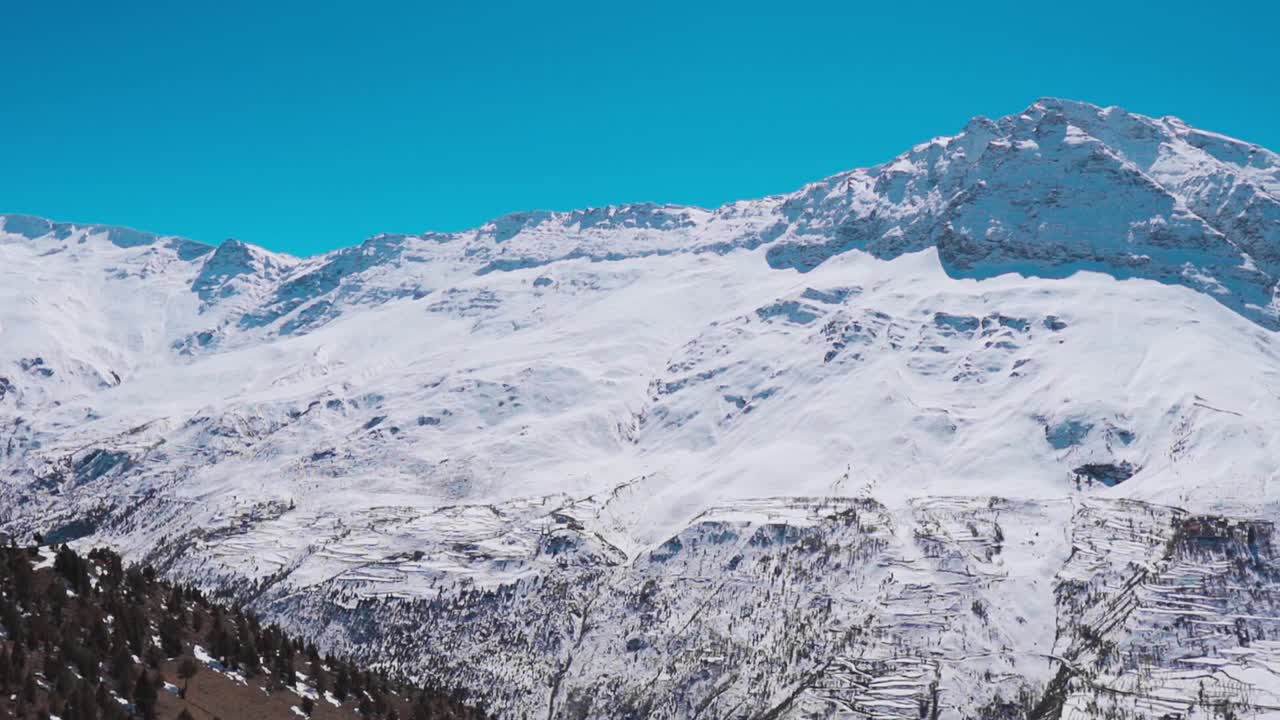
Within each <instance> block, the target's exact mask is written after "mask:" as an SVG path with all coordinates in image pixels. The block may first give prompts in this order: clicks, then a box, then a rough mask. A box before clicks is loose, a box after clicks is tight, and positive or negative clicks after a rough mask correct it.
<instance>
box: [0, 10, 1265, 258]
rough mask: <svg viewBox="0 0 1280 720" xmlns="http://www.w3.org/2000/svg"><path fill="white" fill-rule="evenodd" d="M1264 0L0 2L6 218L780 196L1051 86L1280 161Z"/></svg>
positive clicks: (176, 218)
mask: <svg viewBox="0 0 1280 720" xmlns="http://www.w3.org/2000/svg"><path fill="white" fill-rule="evenodd" d="M266 6H269V7H266ZM1273 7H1275V4H1274V3H1269V2H1268V3H1264V2H1260V1H1259V2H1239V1H1236V0H1217V1H1216V2H1212V3H1204V2H1197V3H1187V2H1180V1H1179V0H1172V1H1168V2H1163V3H1159V4H1153V3H1148V2H1122V1H1120V0H1109V1H1106V2H1093V1H1092V0H1088V1H1075V0H1073V1H1072V2H1066V3H1043V2H1042V3H1028V2H999V1H998V2H986V3H941V2H936V3H923V2H883V1H882V2H876V3H857V2H851V1H850V0H844V1H842V2H824V1H816V0H813V1H810V2H777V1H776V0H775V1H772V2H763V3H756V2H750V1H748V0H743V1H742V2H738V3H699V2H692V1H691V0H685V1H684V2H666V1H662V0H660V1H651V2H644V3H614V2H598V1H596V2H582V3H576V2H575V3H566V2H555V1H554V0H547V1H545V2H519V3H517V2H511V3H493V2H459V3H444V2H430V1H428V2H404V3H390V2H376V1H368V0H366V1H364V2H344V3H329V2H296V3H294V2H276V1H272V2H261V1H255V2H240V1H239V0H228V1H225V2H219V3H212V2H191V3H188V2H173V1H172V0H166V1H165V2H159V1H156V2H129V1H128V0H122V2H119V3H115V2H112V3H107V2H98V1H95V2H78V1H74V0H73V1H70V2H4V3H3V7H2V9H0V27H3V38H4V40H3V43H2V44H0V212H6V211H7V212H27V213H33V214H38V215H44V216H48V217H53V218H56V219H61V220H71V221H78V222H102V223H113V224H121V225H128V226H132V227H137V228H142V229H148V230H155V231H158V232H164V233H174V234H181V235H186V236H188V237H192V238H195V239H198V240H204V241H207V242H218V241H220V240H222V239H223V238H226V237H237V238H241V239H243V240H246V241H249V242H253V243H257V244H260V245H264V246H266V247H269V248H272V249H276V250H284V251H289V252H293V253H299V254H306V253H313V252H319V251H322V250H327V249H332V248H334V247H339V246H342V245H350V244H354V243H356V242H359V241H360V240H362V239H363V238H365V237H367V236H369V235H371V234H374V233H377V232H384V231H386V232H421V231H425V230H455V229H462V228H465V227H470V226H474V225H478V224H480V223H482V222H483V221H485V220H486V219H488V218H491V217H494V216H497V215H501V214H503V213H507V212H511V211H515V210H523V209H539V208H546V209H570V208H574V207H584V206H591V205H604V204H609V203H618V202H629V201H645V200H649V201H655V202H677V203H690V204H697V205H704V206H714V205H717V204H719V203H722V202H725V201H728V200H733V199H738V198H746V197H755V196H759V195H765V194H770V193H776V192H784V191H788V190H791V189H794V188H795V187H797V186H799V185H800V184H802V183H804V182H806V181H809V180H814V179H817V178H819V177H822V176H824V175H827V174H830V173H833V172H837V171H839V170H843V169H848V168H851V167H857V166H860V165H869V164H873V163H876V162H880V161H883V160H886V159H888V158H890V157H892V156H893V155H895V154H897V153H898V152H900V151H902V150H905V149H906V148H908V147H910V146H911V145H914V144H916V143H917V142H921V141H923V140H926V139H928V138H930V137H933V136H936V135H941V134H947V133H951V132H954V131H956V130H958V129H959V128H960V127H961V126H962V125H963V124H964V123H965V121H966V120H967V119H968V118H969V117H970V116H973V115H977V114H984V115H988V116H993V117H995V116H999V115H1004V114H1008V113H1011V112H1016V111H1018V110H1020V109H1022V108H1023V107H1025V106H1026V105H1028V104H1030V103H1031V102H1032V101H1033V100H1034V99H1035V98H1036V97H1039V96H1042V95H1053V96H1061V97H1069V98H1075V99H1081V100H1088V101H1091V102H1096V103H1099V104H1116V105H1121V106H1123V107H1126V108H1128V109H1131V110H1135V111H1138V112H1143V113H1147V114H1152V115H1166V114H1171V115H1178V116H1180V117H1182V118H1184V119H1186V120H1187V121H1188V122H1191V123H1192V124H1195V125H1199V126H1201V127H1205V128H1208V129H1212V130H1217V131H1219V132H1224V133H1227V134H1230V135H1235V136H1237V137H1242V138H1244V139H1246V140H1250V141H1253V142H1257V143H1260V144H1263V145H1266V146H1268V147H1271V148H1273V149H1280V75H1278V74H1277V73H1278V72H1280V70H1277V68H1278V67H1280V66H1278V65H1277V55H1276V53H1277V49H1276V45H1277V40H1276V32H1277V29H1278V28H1280V11H1278V10H1276V9H1273Z"/></svg>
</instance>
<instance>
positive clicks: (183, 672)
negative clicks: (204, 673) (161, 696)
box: [178, 657, 200, 698]
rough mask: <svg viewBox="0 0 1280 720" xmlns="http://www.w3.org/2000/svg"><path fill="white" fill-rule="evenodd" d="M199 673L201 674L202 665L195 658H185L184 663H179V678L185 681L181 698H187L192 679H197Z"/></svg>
mask: <svg viewBox="0 0 1280 720" xmlns="http://www.w3.org/2000/svg"><path fill="white" fill-rule="evenodd" d="M198 672H200V663H198V662H196V660H195V658H192V657H185V658H182V662H180V663H178V677H180V678H182V680H183V683H182V693H181V697H183V698H186V697H187V688H188V687H190V686H191V678H193V677H195V676H196V673H198Z"/></svg>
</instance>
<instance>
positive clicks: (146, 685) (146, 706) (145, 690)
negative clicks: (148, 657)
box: [133, 670, 159, 720]
mask: <svg viewBox="0 0 1280 720" xmlns="http://www.w3.org/2000/svg"><path fill="white" fill-rule="evenodd" d="M158 696H159V693H158V691H157V690H156V686H155V683H154V682H152V679H151V673H148V672H147V671H145V670H143V671H142V674H141V675H139V676H138V682H137V684H135V685H134V686H133V702H134V703H135V704H137V706H138V709H139V710H141V711H142V716H143V717H144V718H145V719H146V720H154V718H155V716H156V698H157V697H158Z"/></svg>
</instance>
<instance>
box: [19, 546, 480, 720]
mask: <svg viewBox="0 0 1280 720" xmlns="http://www.w3.org/2000/svg"><path fill="white" fill-rule="evenodd" d="M292 717H302V718H308V717H310V718H317V719H321V718H333V719H334V720H338V719H339V718H353V719H354V718H369V719H375V718H376V719H382V720H398V719H399V718H404V719H405V720H431V719H435V718H439V719H442V720H443V719H452V718H457V719H458V720H478V719H479V718H482V717H483V716H482V714H481V713H480V711H479V710H477V709H476V707H475V706H474V705H473V704H469V703H467V702H465V701H464V699H463V698H462V697H461V696H459V695H456V694H452V693H447V692H443V691H441V690H439V689H435V688H430V687H426V688H424V687H421V686H414V685H410V684H407V683H405V682H402V681H401V680H399V679H395V678H389V677H388V676H387V675H386V674H385V673H384V672H373V671H370V670H368V669H365V668H362V667H360V666H358V665H356V664H354V663H352V662H351V661H350V660H349V659H347V658H335V657H333V656H332V655H327V654H326V655H324V656H322V655H321V654H320V653H319V652H318V651H317V650H316V647H315V645H313V644H309V643H305V642H303V641H302V640H301V639H300V638H297V637H291V636H289V635H288V634H287V633H284V632H283V631H281V630H280V628H278V627H276V626H274V625H265V624H263V623H261V622H259V620H258V619H257V618H256V617H255V616H254V615H252V614H251V613H247V612H243V611H241V610H239V609H237V608H231V607H226V606H223V605H219V604H216V603H212V602H210V601H209V600H208V599H207V598H206V597H205V595H204V594H202V593H201V592H200V591H198V590H196V589H194V588H191V587H188V586H184V585H180V584H173V583H168V582H164V581H161V580H159V579H157V578H156V573H155V571H154V570H152V569H151V568H149V567H142V566H130V567H125V565H124V563H123V562H122V561H121V558H120V556H119V555H116V554H115V553H112V552H110V551H107V550H93V551H91V552H89V553H88V555H87V556H81V555H79V554H77V553H76V552H75V551H73V550H71V549H70V548H68V547H67V546H65V545H63V546H60V547H57V548H55V547H51V546H45V547H33V548H17V547H7V548H0V718H17V719H20V720H30V719H32V718H40V719H48V718H60V719H61V720H124V719H126V718H144V719H146V720H151V719H152V718H165V719H166V720H168V719H171V718H178V719H179V720H207V719H210V718H222V719H224V720H238V719H241V718H244V719H246V720H247V719H251V718H255V719H256V718H262V719H263V720H271V719H273V718H280V719H282V720H283V719H284V718H292Z"/></svg>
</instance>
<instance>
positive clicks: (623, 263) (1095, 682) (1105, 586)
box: [0, 99, 1280, 718]
mask: <svg viewBox="0 0 1280 720" xmlns="http://www.w3.org/2000/svg"><path fill="white" fill-rule="evenodd" d="M1278 280H1280V156H1277V155H1276V154H1275V153H1272V152H1269V151H1267V150H1265V149H1263V148H1260V147H1257V146H1254V145H1250V144H1248V143H1245V142H1241V141H1237V140H1233V139H1231V138H1227V137H1224V136H1221V135H1217V134H1213V133H1210V132H1205V131H1202V130H1198V129H1195V128H1192V127H1190V126H1188V125H1186V124H1185V123H1183V122H1181V121H1179V120H1177V119H1175V118H1162V119H1153V118H1148V117H1144V116H1140V115H1135V114H1131V113H1127V112H1125V111H1123V110H1120V109H1118V108H1098V107H1094V106H1091V105H1087V104H1083V103H1075V102H1069V101H1062V100H1052V99H1045V100H1040V101H1038V102H1036V103H1035V104H1033V105H1032V106H1031V107H1029V108H1027V109H1026V110H1025V111H1024V112H1022V113H1019V114H1017V115H1012V116H1009V117H1006V118H1002V119H1000V120H995V121H993V120H988V119H986V118H977V119H975V120H973V121H971V122H970V123H969V124H968V125H966V126H965V128H964V129H963V130H962V131H960V132H959V133H958V134H956V135H954V136H951V137H944V138H937V139H934V140H932V141H930V142H927V143H924V144H921V145H919V146H917V147H915V148H912V149H911V150H910V151H908V152H906V153H904V154H902V155H900V156H899V157H897V158H895V159H893V160H892V161H890V162H887V163H885V164H882V165H878V166H875V167H872V168H866V169H859V170H853V171H850V172H846V173H841V174H839V175H836V176H833V177H830V178H826V179H824V180H821V181H818V182H815V183H813V184H810V185H807V186H805V187H803V188H801V189H799V190H797V191H796V192H793V193H789V194H786V195H780V196H775V197H768V198H763V199H759V200H752V201H743V202H737V203H732V204H729V205H726V206H723V207H720V208H716V209H714V210H706V209H701V208H690V207H677V206H660V205H652V204H639V205H625V206H618V207H610V208H600V209H591V210H584V211H575V212H567V213H562V212H531V213H519V214H515V215H510V216H506V217H503V218H499V219H497V220H495V221H493V222H490V223H488V224H486V225H484V226H482V227H480V228H477V229H474V230H470V231H466V232H461V233H449V234H442V233H428V234H424V235H418V236H407V235H381V236H377V237H374V238H371V239H369V240H367V241H365V242H364V243H362V244H361V245H359V246H356V247H352V248H347V249H343V250H339V251H335V252H332V253H328V254H325V255H320V256H316V257H310V258H296V257H291V256H287V255H281V254H276V253H271V252H268V251H266V250H263V249H261V248H257V247H253V246H251V245H247V244H245V243H241V242H238V241H234V240H228V241H227V242H225V243H223V244H222V245H220V246H218V247H216V248H214V247H210V246H206V245H202V244H200V243H196V242H192V241H189V240H184V239H181V238H174V237H167V236H157V235H152V234H149V233H142V232H138V231H133V230H126V229H121V228H111V227H101V226H91V225H75V224H70V223H58V222H51V221H48V220H43V219H39V218H32V217H27V216H18V215H8V216H2V219H0V477H2V478H3V479H2V480H0V530H7V531H9V532H11V533H24V532H29V531H31V530H37V529H38V530H42V531H45V532H46V533H49V535H50V537H51V538H53V539H55V540H62V539H79V540H80V541H81V542H84V543H87V544H98V543H107V544H111V545H113V546H115V547H118V548H120V549H121V550H123V551H124V552H126V553H127V554H128V555H130V556H132V557H134V558H138V559H142V558H146V559H148V560H149V561H151V562H153V563H156V564H157V565H159V566H160V567H162V568H163V569H165V570H167V571H168V572H170V573H172V574H174V575H176V576H180V577H184V578H189V579H193V580H196V581H199V582H201V583H204V584H206V585H208V586H210V587H221V588H223V589H224V590H225V591H226V592H227V593H229V594H233V595H235V596H236V597H237V598H238V599H240V600H242V601H246V602H251V603H253V604H254V606H255V607H256V608H257V609H259V610H260V611H261V612H264V613H266V614H267V615H268V616H270V617H271V618H272V619H275V620H278V621H282V622H287V623H290V624H291V625H293V626H294V627H295V628H296V629H298V630H300V631H302V632H305V633H307V634H310V635H313V636H316V637H318V638H320V639H322V640H323V641H324V642H326V643H328V644H329V645H331V646H344V647H350V648H354V649H355V650H356V651H357V652H361V653H367V654H368V655H369V657H370V659H374V660H379V661H381V662H385V663H387V664H391V665H395V666H397V667H399V668H401V669H405V670H408V671H412V672H425V671H428V670H430V671H432V672H436V673H439V674H441V675H443V676H444V677H446V678H448V679H449V680H450V681H451V682H455V683H458V684H460V685H462V686H465V687H468V688H470V689H472V690H476V691H483V692H484V693H485V694H486V695H488V696H489V697H491V699H492V702H491V708H492V709H493V710H494V711H495V713H497V714H498V715H500V716H505V717H523V716H529V717H532V716H535V715H538V716H547V717H620V716H633V717H644V716H661V717H693V716H698V717H704V718H713V717H714V718H728V717H761V718H764V717H771V718H776V717H802V716H803V717H808V716H823V717H826V716H833V717H834V716H849V717H865V716H872V717H898V716H902V717H906V716H910V717H917V718H918V717H928V716H930V715H931V714H934V715H935V716H937V717H957V718H960V717H980V716H986V717H1016V716H1018V715H1016V714H1015V715H1008V714H1004V715H1002V714H1000V713H1002V712H1021V711H1018V710H1017V708H1019V707H1022V706H1024V705H1025V706H1026V707H1025V708H1023V711H1030V710H1035V712H1036V713H1040V714H1039V715H1037V716H1039V717H1048V716H1054V717H1059V716H1061V717H1103V716H1104V714H1105V713H1106V712H1114V713H1128V714H1129V715H1130V716H1137V717H1160V714H1159V713H1160V712H1165V711H1168V712H1182V713H1188V712H1189V713H1191V714H1192V715H1194V714H1195V713H1196V712H1202V713H1203V712H1208V710H1206V709H1205V708H1210V707H1213V708H1218V709H1221V708H1222V707H1227V708H1229V709H1231V711H1233V712H1244V711H1249V710H1251V709H1252V710H1257V709H1258V708H1261V707H1264V706H1267V705H1268V703H1271V704H1272V705H1275V706H1277V707H1280V643H1277V644H1276V645H1275V646H1274V647H1273V646H1272V645H1270V644H1267V643H1269V642H1270V641H1269V640H1265V638H1270V637H1278V639H1280V636H1275V635H1272V634H1270V633H1272V632H1280V620H1276V619H1275V617H1276V615H1277V614H1276V613H1272V612H1271V606H1272V604H1273V599H1280V595H1277V594H1276V593H1277V592H1280V591H1278V590H1274V589H1272V586H1273V585H1275V584H1276V583H1277V582H1280V581H1277V578H1280V566H1278V565H1276V564H1274V563H1273V559H1272V558H1273V555H1272V550H1271V547H1270V543H1271V531H1270V525H1269V522H1270V520H1271V519H1273V518H1274V516H1275V514H1276V511H1277V507H1278V501H1280V493H1278V492H1277V491H1276V490H1275V489H1274V488H1273V484H1272V482H1273V480H1275V479H1277V472H1276V460H1275V458H1277V457H1280V396H1278V395H1277V392H1276V391H1275V390H1274V388H1275V387H1277V382H1276V381H1277V376H1278V374H1280V335H1278V334H1277V331H1278V330H1280V303H1278V302H1277V300H1276V289H1277V281H1278ZM1193 585H1194V589H1193V590H1194V591H1193V590H1188V589H1187V587H1190V586H1193ZM1184 586H1186V587H1184ZM1241 587H1247V588H1250V590H1248V591H1247V593H1246V595H1247V597H1245V596H1241V595H1240V592H1242V591H1241V590H1240V588H1241ZM1277 587H1280V585H1277ZM1273 596H1274V597H1273ZM1179 613H1181V615H1180V614H1179ZM1152 618H1156V619H1157V620H1161V622H1155V621H1153V620H1152ZM1164 618H1167V619H1169V622H1168V623H1164V622H1163V620H1162V619H1164ZM1174 618H1180V619H1177V620H1176V622H1175V620H1174ZM1197 623H1201V624H1204V623H1207V625H1203V627H1202V625H1200V624H1197ZM1166 625H1167V626H1166ZM1205 627H1208V628H1212V629H1213V632H1215V633H1218V634H1217V635H1213V636H1212V638H1211V640H1212V642H1210V641H1209V640H1206V638H1207V637H1209V636H1208V635H1206V634H1205V632H1208V631H1205V632H1202V630H1203V629H1204V628H1205ZM424 628H425V630H424ZM1188 628H1190V629H1188ZM1219 635H1221V637H1219ZM1233 643H1234V644H1233ZM1175 657H1180V658H1182V660H1181V661H1179V662H1174V658H1175ZM1188 658H1190V659H1188ZM1183 661H1185V662H1183ZM1179 663H1181V664H1179ZM1153 668H1154V669H1153ZM1156 670H1158V672H1156ZM1161 673H1163V674H1161ZM1205 678H1210V681H1211V683H1217V684H1216V685H1213V687H1212V688H1210V690H1209V691H1205V690H1203V689H1202V688H1203V686H1204V682H1205ZM1153 683H1154V684H1153ZM1233 683H1234V684H1233ZM1219 686H1220V687H1219ZM1204 692H1210V693H1219V695H1215V696H1214V697H1218V698H1219V699H1220V700H1221V702H1218V701H1214V702H1209V701H1207V700H1205V699H1204V695H1203V693H1204ZM1198 693H1200V694H1198ZM1267 693H1274V694H1275V697H1274V698H1273V697H1272V695H1268V694H1267ZM1135 698H1137V699H1135ZM1153 698H1161V699H1159V701H1158V702H1157V700H1155V699H1153ZM1215 702H1216V703H1217V704H1216V705H1215ZM1019 703H1021V704H1022V705H1019ZM1144 703H1145V704H1144ZM1161 703H1163V704H1161ZM1179 703H1182V705H1179ZM1191 706H1195V707H1194V708H1191ZM1153 708H1154V709H1153ZM1189 708H1190V709H1189ZM1197 708H1198V709H1197ZM980 711H981V713H986V715H981V714H980ZM1214 711H1215V712H1216V711H1217V710H1214ZM842 713H843V715H842ZM858 713H861V714H858ZM1044 713H1049V714H1048V715H1046V714H1044ZM1072 713H1075V714H1074V715H1073V714H1072Z"/></svg>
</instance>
